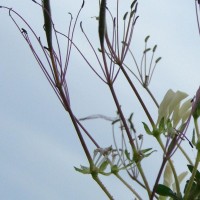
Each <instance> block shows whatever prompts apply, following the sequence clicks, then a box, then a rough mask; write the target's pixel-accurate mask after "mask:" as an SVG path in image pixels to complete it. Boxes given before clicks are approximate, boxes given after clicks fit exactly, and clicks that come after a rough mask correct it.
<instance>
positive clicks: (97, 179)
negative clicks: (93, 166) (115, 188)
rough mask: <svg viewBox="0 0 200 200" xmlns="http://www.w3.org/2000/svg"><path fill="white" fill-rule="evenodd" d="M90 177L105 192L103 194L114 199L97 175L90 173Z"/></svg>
mask: <svg viewBox="0 0 200 200" xmlns="http://www.w3.org/2000/svg"><path fill="white" fill-rule="evenodd" d="M92 178H93V179H94V180H95V181H96V182H97V184H98V185H99V186H100V188H101V189H102V190H103V191H104V192H105V194H106V195H107V196H108V198H109V199H110V200H114V198H113V196H112V195H111V194H110V192H109V191H108V190H107V188H106V187H105V186H104V184H103V183H102V182H101V180H100V179H99V177H98V176H97V175H92Z"/></svg>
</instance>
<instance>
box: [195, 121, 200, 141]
mask: <svg viewBox="0 0 200 200" xmlns="http://www.w3.org/2000/svg"><path fill="white" fill-rule="evenodd" d="M194 126H195V130H196V134H197V138H198V140H199V139H200V132H199V125H198V120H197V119H194Z"/></svg>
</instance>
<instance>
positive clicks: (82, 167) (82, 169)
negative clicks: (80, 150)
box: [74, 165, 90, 174]
mask: <svg viewBox="0 0 200 200" xmlns="http://www.w3.org/2000/svg"><path fill="white" fill-rule="evenodd" d="M74 169H75V170H76V171H77V172H80V173H82V174H90V168H88V167H84V166H82V165H81V168H77V167H74Z"/></svg>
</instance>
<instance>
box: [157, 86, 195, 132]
mask: <svg viewBox="0 0 200 200" xmlns="http://www.w3.org/2000/svg"><path fill="white" fill-rule="evenodd" d="M187 96H188V95H187V94H186V93H184V92H181V91H177V92H174V91H173V90H171V89H170V90H168V91H167V93H166V94H165V96H164V98H163V100H162V102H161V104H160V106H159V109H158V120H157V125H158V124H159V123H160V120H161V119H162V118H164V121H165V122H166V121H167V120H168V119H170V121H171V122H172V126H173V128H176V127H177V125H179V124H181V125H182V124H183V123H184V122H186V120H187V119H188V117H189V115H190V113H191V107H192V103H191V99H189V100H187V101H185V102H184V103H182V104H181V102H182V100H184V99H185V98H186V97H187Z"/></svg>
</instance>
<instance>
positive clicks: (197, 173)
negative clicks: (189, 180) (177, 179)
mask: <svg viewBox="0 0 200 200" xmlns="http://www.w3.org/2000/svg"><path fill="white" fill-rule="evenodd" d="M187 167H188V169H189V170H190V172H191V173H192V171H193V169H194V167H193V166H192V165H187ZM195 178H196V179H197V180H198V181H200V172H199V171H198V170H197V171H196V174H195Z"/></svg>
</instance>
